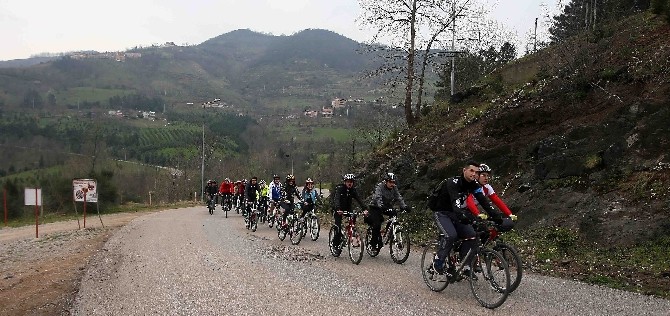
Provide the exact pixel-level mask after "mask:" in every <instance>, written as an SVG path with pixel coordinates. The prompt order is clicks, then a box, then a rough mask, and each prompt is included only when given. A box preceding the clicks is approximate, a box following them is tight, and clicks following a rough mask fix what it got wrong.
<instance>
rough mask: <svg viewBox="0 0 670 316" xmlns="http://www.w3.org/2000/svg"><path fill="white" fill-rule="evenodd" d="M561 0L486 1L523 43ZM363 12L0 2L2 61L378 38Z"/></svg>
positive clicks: (350, 2)
mask: <svg viewBox="0 0 670 316" xmlns="http://www.w3.org/2000/svg"><path fill="white" fill-rule="evenodd" d="M560 1H561V0H498V1H494V0H491V1H487V0H480V2H486V3H487V4H488V6H487V7H489V8H490V9H491V12H492V16H493V18H495V19H496V20H498V21H499V22H501V23H503V24H504V25H505V26H506V27H508V28H509V29H510V30H511V31H514V32H516V33H517V34H518V35H519V37H524V34H527V33H528V32H530V31H531V30H532V29H533V24H534V21H535V18H536V17H540V21H542V17H541V15H542V14H543V12H546V11H547V10H551V12H554V13H555V12H556V10H557V9H556V8H557V3H559V2H560ZM564 2H565V1H564ZM543 5H544V6H545V9H544V11H543V8H542V6H543ZM359 13H360V12H359V8H358V2H357V0H184V1H182V0H115V1H95V0H46V1H45V0H0V60H10V59H19V58H28V57H30V56H31V55H34V54H40V53H45V52H49V53H59V52H68V51H77V50H97V51H101V52H102V51H122V50H126V49H128V48H131V47H135V46H149V45H151V44H162V43H165V42H174V43H175V44H178V45H182V44H186V43H188V44H199V43H202V42H204V41H206V40H207V39H210V38H212V37H216V36H218V35H221V34H224V33H227V32H230V31H233V30H236V29H251V30H253V31H258V32H264V33H271V34H274V35H282V34H284V35H290V34H293V33H295V32H297V31H300V30H303V29H308V28H319V29H327V30H331V31H334V32H337V33H339V34H342V35H344V36H346V37H349V38H351V39H354V40H356V41H359V42H363V41H368V40H370V38H371V35H372V33H371V31H369V30H361V27H360V26H359V25H358V24H357V23H356V18H357V17H358V16H359ZM540 28H542V25H540ZM518 50H519V51H521V52H522V51H523V49H522V48H519V49H518Z"/></svg>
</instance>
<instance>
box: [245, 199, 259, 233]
mask: <svg viewBox="0 0 670 316" xmlns="http://www.w3.org/2000/svg"><path fill="white" fill-rule="evenodd" d="M249 203H250V204H251V206H250V207H249V210H248V211H247V214H246V215H247V216H245V217H244V223H245V224H246V225H245V226H246V227H247V229H251V231H252V232H255V231H256V229H258V202H249Z"/></svg>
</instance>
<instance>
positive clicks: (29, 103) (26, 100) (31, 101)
mask: <svg viewBox="0 0 670 316" xmlns="http://www.w3.org/2000/svg"><path fill="white" fill-rule="evenodd" d="M42 103H43V101H42V96H41V95H40V93H39V92H37V91H36V90H35V89H30V90H28V92H26V94H25V95H24V96H23V103H21V105H23V106H26V107H31V108H41V107H42Z"/></svg>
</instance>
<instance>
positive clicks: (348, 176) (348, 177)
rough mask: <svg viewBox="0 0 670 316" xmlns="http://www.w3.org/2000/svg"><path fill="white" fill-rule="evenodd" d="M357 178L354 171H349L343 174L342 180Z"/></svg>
mask: <svg viewBox="0 0 670 316" xmlns="http://www.w3.org/2000/svg"><path fill="white" fill-rule="evenodd" d="M355 179H356V176H354V174H353V173H347V174H345V175H343V176H342V180H344V181H347V180H351V181H353V180H355Z"/></svg>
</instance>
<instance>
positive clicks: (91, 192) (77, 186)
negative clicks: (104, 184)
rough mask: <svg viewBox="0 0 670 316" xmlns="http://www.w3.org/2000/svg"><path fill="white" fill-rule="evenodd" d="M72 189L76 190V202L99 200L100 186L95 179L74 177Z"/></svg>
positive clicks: (95, 201) (94, 201)
mask: <svg viewBox="0 0 670 316" xmlns="http://www.w3.org/2000/svg"><path fill="white" fill-rule="evenodd" d="M72 191H73V192H74V201H75V202H84V195H86V202H93V203H97V202H98V186H97V184H96V182H95V179H74V180H72Z"/></svg>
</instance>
